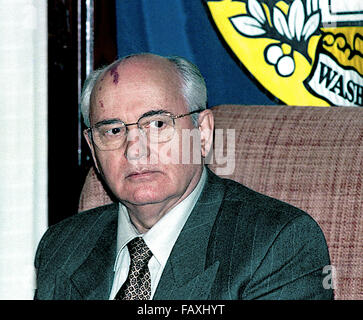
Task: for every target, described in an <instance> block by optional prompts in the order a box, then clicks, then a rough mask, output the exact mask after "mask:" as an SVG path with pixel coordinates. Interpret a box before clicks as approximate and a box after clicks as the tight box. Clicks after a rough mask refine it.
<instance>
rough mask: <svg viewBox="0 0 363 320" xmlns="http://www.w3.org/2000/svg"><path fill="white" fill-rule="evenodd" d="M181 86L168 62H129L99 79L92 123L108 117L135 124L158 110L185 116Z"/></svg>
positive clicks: (155, 59) (157, 60)
mask: <svg viewBox="0 0 363 320" xmlns="http://www.w3.org/2000/svg"><path fill="white" fill-rule="evenodd" d="M181 85H182V84H181V78H180V76H179V74H178V73H177V71H176V68H175V67H174V65H173V64H172V63H171V62H169V61H168V60H166V59H164V58H161V57H152V58H150V57H147V58H138V59H137V58H130V59H129V60H126V61H123V62H121V63H120V64H118V65H116V66H113V67H111V68H110V69H109V70H108V71H107V72H105V73H104V74H102V75H101V76H100V78H99V80H98V82H97V84H96V86H95V87H94V89H93V94H92V97H91V110H90V116H91V121H92V122H94V121H93V120H95V121H96V120H97V121H99V120H100V119H99V118H108V117H113V118H117V117H118V118H121V117H122V119H120V120H127V121H129V120H128V119H130V120H132V121H134V120H135V118H136V117H138V116H140V115H142V114H143V113H145V112H147V111H150V110H157V109H163V110H167V111H170V112H172V113H178V112H184V111H185V110H186V109H187V108H186V104H185V101H184V97H183V96H182V93H181V92H182V91H181V89H182V86H181ZM101 120H103V119H101Z"/></svg>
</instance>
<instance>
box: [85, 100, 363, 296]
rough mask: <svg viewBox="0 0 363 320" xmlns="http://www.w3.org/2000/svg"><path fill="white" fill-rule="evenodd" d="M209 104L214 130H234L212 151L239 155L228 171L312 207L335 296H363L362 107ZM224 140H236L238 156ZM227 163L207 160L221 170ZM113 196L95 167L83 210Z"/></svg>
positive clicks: (268, 191) (235, 177)
mask: <svg viewBox="0 0 363 320" xmlns="http://www.w3.org/2000/svg"><path fill="white" fill-rule="evenodd" d="M212 110H213V113H214V116H215V127H216V129H224V130H222V131H221V132H222V133H225V134H226V133H227V130H226V129H232V131H231V132H232V134H230V135H225V137H224V142H225V143H223V145H222V146H221V144H220V143H219V144H218V145H217V144H216V145H215V150H214V154H212V156H214V159H215V158H216V157H215V155H217V154H222V155H225V156H226V157H227V156H229V157H230V159H229V162H228V163H229V164H230V163H231V161H232V162H233V161H234V163H235V169H234V171H233V172H232V173H231V174H228V175H226V177H228V178H231V179H233V180H236V181H238V182H240V183H242V184H244V185H246V186H248V187H250V188H252V189H254V190H256V191H258V192H261V193H264V194H267V195H270V196H272V197H275V198H278V199H281V200H283V201H285V202H288V203H290V204H292V205H295V206H297V207H299V208H301V209H303V210H305V211H306V212H308V213H309V214H310V215H311V216H312V217H313V218H314V219H315V220H316V221H317V222H318V224H319V225H320V226H321V228H322V230H323V232H324V234H325V237H326V240H327V243H328V246H329V250H330V256H331V261H332V262H331V263H332V269H330V268H329V267H327V277H330V276H331V272H332V271H334V273H333V275H334V277H335V298H336V299H363V187H362V177H363V110H362V109H360V108H353V107H352V108H348V107H329V108H323V107H321V108H318V107H291V106H239V105H224V106H217V107H214V108H213V109H212ZM233 132H234V134H235V136H234V141H233ZM227 143H229V147H231V143H234V146H235V155H234V154H229V152H228V150H227ZM232 147H233V146H232ZM222 149H223V150H222ZM232 149H233V148H232ZM229 151H230V150H229ZM221 152H223V153H221ZM224 167H226V164H225V163H224V162H222V163H219V164H215V163H212V164H210V168H211V169H212V170H213V171H214V172H216V173H217V174H219V175H223V171H226V170H223V168H224ZM221 172H222V174H221ZM111 201H112V200H111V198H110V197H109V196H108V195H107V193H106V192H105V191H104V188H103V187H102V185H101V183H100V181H99V179H98V177H97V175H96V174H95V172H94V171H93V169H91V171H90V172H89V174H88V176H87V178H86V182H85V185H84V188H83V191H82V194H81V199H80V207H79V209H80V211H82V210H85V209H89V208H92V207H95V206H99V205H103V204H107V203H110V202H111ZM328 283H329V281H328Z"/></svg>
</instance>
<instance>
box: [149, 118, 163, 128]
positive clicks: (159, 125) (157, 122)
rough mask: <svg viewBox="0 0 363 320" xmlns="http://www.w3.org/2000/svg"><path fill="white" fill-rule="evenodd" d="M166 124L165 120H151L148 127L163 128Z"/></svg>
mask: <svg viewBox="0 0 363 320" xmlns="http://www.w3.org/2000/svg"><path fill="white" fill-rule="evenodd" d="M165 125H166V122H164V121H162V120H153V121H151V122H150V127H151V128H153V129H163V128H164V127H165Z"/></svg>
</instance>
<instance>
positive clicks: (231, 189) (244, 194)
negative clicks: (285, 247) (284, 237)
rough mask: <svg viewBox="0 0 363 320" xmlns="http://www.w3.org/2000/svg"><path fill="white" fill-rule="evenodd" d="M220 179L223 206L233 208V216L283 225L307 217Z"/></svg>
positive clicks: (271, 199)
mask: <svg viewBox="0 0 363 320" xmlns="http://www.w3.org/2000/svg"><path fill="white" fill-rule="evenodd" d="M220 179H221V182H222V183H223V184H224V187H225V193H224V197H223V205H224V206H228V208H233V211H234V214H237V215H239V216H240V217H243V218H247V217H248V216H253V217H254V218H258V219H260V220H261V219H267V220H271V219H272V220H276V219H277V220H281V222H282V223H283V222H284V221H285V222H286V221H289V220H292V219H294V218H296V217H299V216H305V215H306V216H308V214H307V213H306V212H304V211H303V210H301V209H299V208H297V207H295V206H293V205H291V204H289V203H286V202H284V201H282V200H279V199H276V198H273V197H271V196H268V195H266V194H262V193H260V192H257V191H255V190H253V189H250V188H249V187H247V186H245V185H243V184H241V183H239V182H236V181H234V180H231V179H226V178H220Z"/></svg>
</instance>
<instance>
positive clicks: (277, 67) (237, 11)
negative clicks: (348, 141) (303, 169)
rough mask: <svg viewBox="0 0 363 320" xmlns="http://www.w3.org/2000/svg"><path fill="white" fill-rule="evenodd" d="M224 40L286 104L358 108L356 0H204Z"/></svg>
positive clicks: (359, 22)
mask: <svg viewBox="0 0 363 320" xmlns="http://www.w3.org/2000/svg"><path fill="white" fill-rule="evenodd" d="M207 7H208V10H209V12H210V15H211V17H212V19H213V21H214V23H215V25H216V27H217V28H218V30H219V32H220V33H221V35H222V36H223V38H224V40H225V42H226V44H227V45H228V46H229V47H230V48H231V50H232V51H233V53H234V54H235V55H236V57H237V58H238V59H239V60H240V62H241V63H242V64H243V65H244V66H245V68H246V69H247V70H248V71H249V72H250V73H251V74H252V75H253V77H254V78H255V79H256V80H257V81H258V82H259V83H260V84H261V85H262V86H263V87H264V88H265V89H266V90H267V91H269V92H270V93H271V94H272V95H274V96H275V97H276V98H278V99H279V100H280V101H282V102H284V103H286V104H288V105H302V106H309V105H310V106H332V105H337V106H363V1H362V0H349V1H341V0H290V1H288V0H285V1H274V0H245V1H239V0H238V1H237V0H221V1H207Z"/></svg>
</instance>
